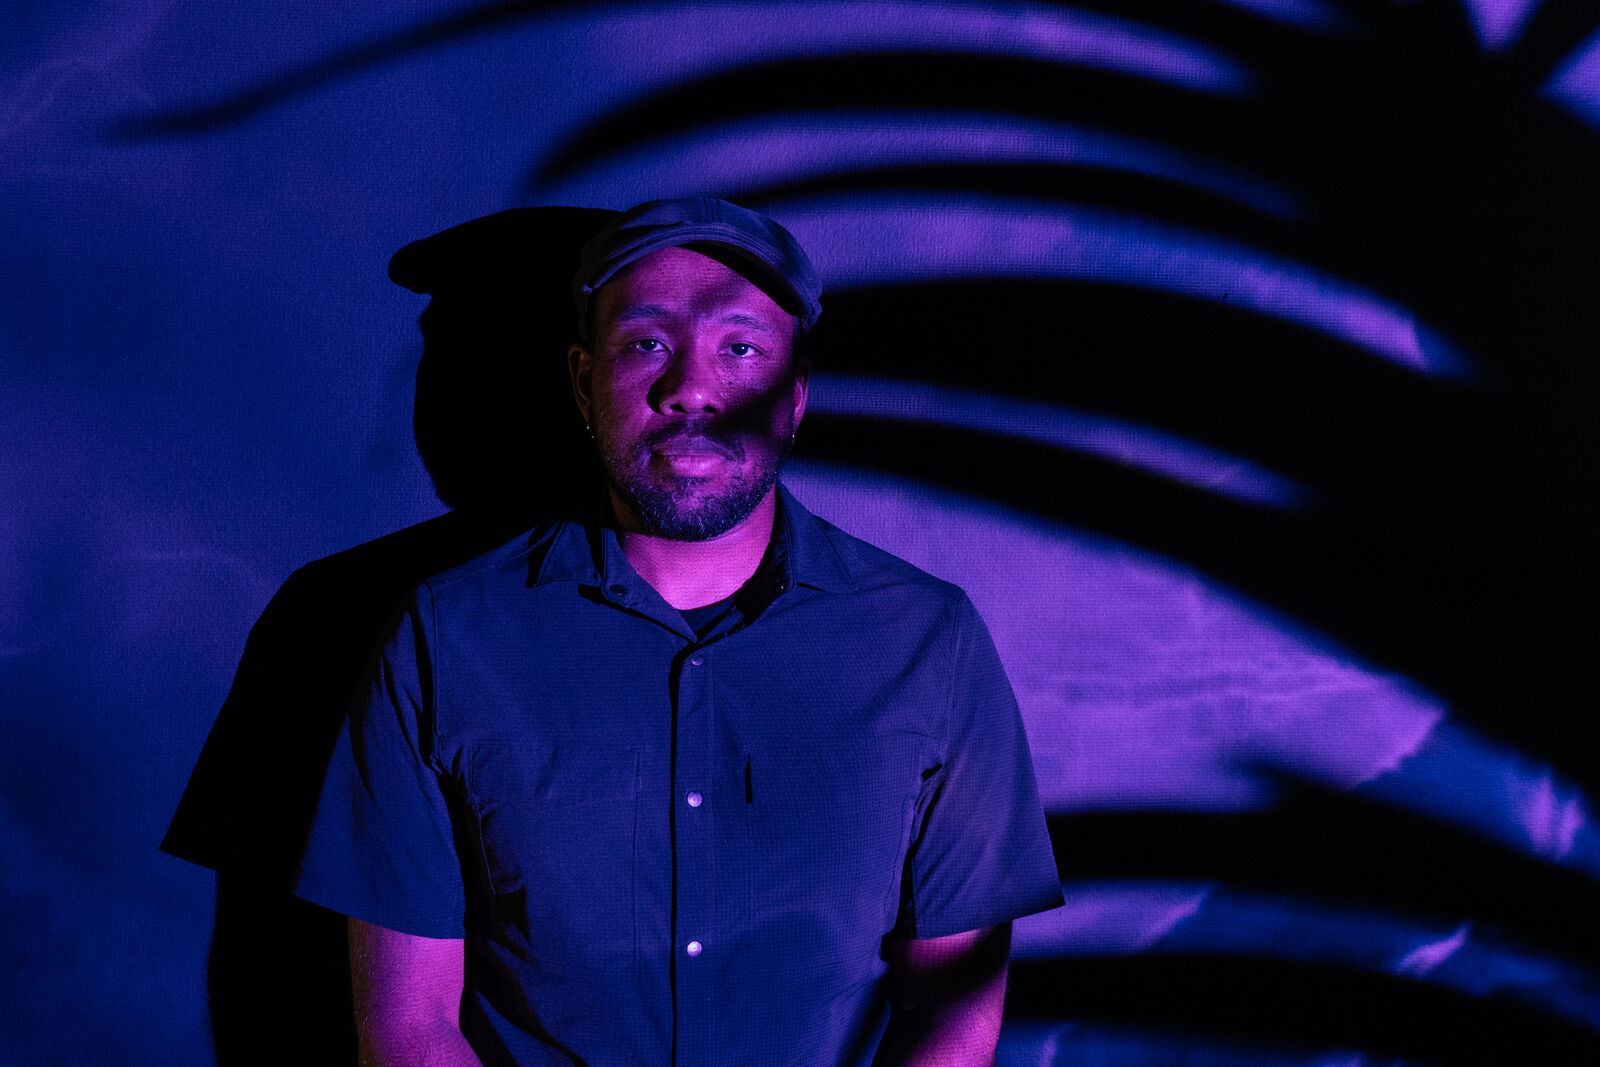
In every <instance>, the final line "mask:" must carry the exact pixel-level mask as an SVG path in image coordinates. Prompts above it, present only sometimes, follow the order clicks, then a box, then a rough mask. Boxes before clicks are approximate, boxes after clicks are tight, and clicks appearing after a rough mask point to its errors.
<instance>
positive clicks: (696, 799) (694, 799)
mask: <svg viewBox="0 0 1600 1067" xmlns="http://www.w3.org/2000/svg"><path fill="white" fill-rule="evenodd" d="M683 799H684V800H686V801H688V802H689V806H690V807H691V808H698V807H699V806H700V802H701V801H702V800H704V799H705V798H704V797H702V796H701V795H700V794H699V793H690V794H689V795H688V796H686V797H684V798H683Z"/></svg>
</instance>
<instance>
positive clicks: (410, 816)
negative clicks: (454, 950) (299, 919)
mask: <svg viewBox="0 0 1600 1067" xmlns="http://www.w3.org/2000/svg"><path fill="white" fill-rule="evenodd" d="M429 603H430V601H429V600H428V599H427V597H426V590H424V591H423V592H422V593H419V595H418V596H417V597H416V598H414V599H413V600H412V601H411V602H410V604H409V605H408V606H407V608H406V609H405V610H404V611H403V612H402V613H401V614H400V616H399V618H398V619H397V621H396V623H395V626H394V627H393V635H392V636H391V637H390V638H389V639H388V640H387V641H386V642H385V643H384V644H383V645H382V646H381V648H380V649H379V650H378V653H377V655H376V656H375V657H374V661H373V666H372V669H371V670H370V671H369V674H368V680H367V683H366V684H365V685H364V686H363V687H362V689H361V690H360V691H359V692H358V694H357V697H356V699H355V700H354V701H353V702H352V704H351V707H350V712H349V714H348V716H347V717H346V720H345V725H344V729H343V731H342V732H341V733H340V735H339V740H338V743H337V745H336V746H335V748H334V753H333V760H332V763H331V764H330V765H329V768H328V775H327V779H326V781H325V782H324V784H323V789H322V796H321V798H320V800H319V801H318V804H317V812H316V816H315V818H314V819H313V820H312V825H311V834H310V840H309V842H308V843H307V846H306V851H305V856H304V858H303V860H302V863H301V870H300V879H299V883H298V885H297V886H296V889H295V892H296V893H297V894H298V895H299V896H301V897H303V898H305V899H306V900H309V901H311V902H313V903H315V904H321V905H322V906H324V907H327V908H332V909H333V910H335V911H339V912H343V913H344V914H346V915H350V916H353V917H355V918H358V919H361V920H363V921H365V922H370V923H373V924H375V925H378V926H383V927H386V928H388V929H391V930H398V931H401V932H402V933H409V934H415V935H417V936H420V937H439V938H458V937H462V936H464V922H463V915H464V891H463V888H462V881H461V866H460V861H459V860H458V858H457V856H456V851H455V845H454V837H453V834H452V831H451V821H450V804H449V801H448V799H447V797H446V796H445V792H444V788H445V787H444V784H443V782H444V775H443V774H442V771H441V768H440V767H439V766H438V765H437V764H438V760H437V753H436V738H435V731H434V726H433V713H432V712H433V709H432V689H433V686H432V670H431V664H430V661H429V655H428V642H427V640H426V635H425V627H424V626H423V624H422V620H423V618H424V617H425V616H426V613H427V606H428V604H429Z"/></svg>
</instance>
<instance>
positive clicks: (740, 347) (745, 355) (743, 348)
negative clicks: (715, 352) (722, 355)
mask: <svg viewBox="0 0 1600 1067" xmlns="http://www.w3.org/2000/svg"><path fill="white" fill-rule="evenodd" d="M728 352H729V353H730V354H732V355H734V356H737V357H739V358H740V359H749V358H750V357H751V356H759V355H760V354H761V349H759V348H757V347H756V346H755V345H751V344H746V343H745V342H743V341H735V342H733V344H731V345H729V346H728Z"/></svg>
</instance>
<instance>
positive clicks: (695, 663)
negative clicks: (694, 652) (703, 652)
mask: <svg viewBox="0 0 1600 1067" xmlns="http://www.w3.org/2000/svg"><path fill="white" fill-rule="evenodd" d="M705 661H706V658H705V657H704V656H695V657H693V658H692V659H690V660H689V663H690V665H691V666H695V667H698V666H700V664H702V663H704V662H705Z"/></svg>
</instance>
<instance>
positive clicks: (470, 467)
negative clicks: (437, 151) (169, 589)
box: [161, 208, 611, 1067]
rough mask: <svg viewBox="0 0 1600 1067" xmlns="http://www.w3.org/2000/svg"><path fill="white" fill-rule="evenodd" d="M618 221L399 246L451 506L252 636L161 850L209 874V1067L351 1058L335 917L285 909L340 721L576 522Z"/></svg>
mask: <svg viewBox="0 0 1600 1067" xmlns="http://www.w3.org/2000/svg"><path fill="white" fill-rule="evenodd" d="M610 215H611V212H605V211H593V210H589V209H580V208H524V209H518V210H514V211H508V212H502V213H500V214H498V215H492V216H489V217H487V218H484V219H479V220H476V221H474V222H471V223H467V224H465V225H463V226H458V227H456V228H454V229H451V230H447V231H445V232H444V233H441V234H437V235H435V236H433V237H431V238H428V239H426V240H423V241H418V242H416V243H414V244H411V245H408V246H406V247H405V248H404V249H402V250H401V251H400V252H399V253H397V254H396V255H395V257H394V259H393V261H392V262H391V264H390V275H391V277H392V278H393V279H394V280H395V281H396V282H398V283H400V284H401V285H404V286H406V287H407V288H410V289H413V290H415V291H417V292H419V293H429V294H432V299H431V301H430V302H429V305H428V308H427V310H426V311H424V313H423V315H422V319H421V325H422V331H423V355H422V360H421V363H420V364H419V366H418V369H417V395H416V405H415V431H416V439H417V447H418V450H419V451H420V452H421V454H422V457H423V461H424V463H425V464H426V466H427V468H428V471H429V474H430V475H431V476H432V477H433V479H434V484H435V487H436V489H437V491H438V493H439V497H440V499H441V500H443V501H444V502H445V503H446V504H447V505H449V506H450V507H451V509H452V510H451V511H450V512H448V513H447V514H445V515H442V516H440V517H438V518H436V519H431V520H429V521H427V522H424V523H420V524H418V525H416V526H412V527H408V528H407V529H404V530H400V531H398V532H396V533H393V534H390V535H388V536H386V537H382V538H379V539H378V540H376V541H371V542H368V543H366V544H364V545H360V546H357V547H355V548H352V549H349V550H347V551H345V552H341V553H339V554H337V555H334V556H330V557H328V558H326V559H322V560H318V561H316V562H314V563H311V564H308V565H306V566H305V567H302V568H301V569H300V570H298V571H296V572H295V573H294V574H293V575H292V576H291V577H290V578H289V580H288V581H287V582H285V583H284V585H283V587H282V588H281V589H280V590H279V591H278V593H277V594H276V595H275V596H274V597H273V598H272V601H271V602H270V603H269V604H268V605H267V608H266V610H265V611H264V612H263V613H262V615H261V618H260V620H259V621H258V622H257V623H256V625H255V626H254V628H253V629H252V630H251V632H250V638H249V641H248V642H247V644H246V646H245V651H244V655H243V657H242V658H241V660H240V663H239V669H238V672H237V674H236V675H235V677H234V682H233V686H232V688H231V690H230V691H229V693H228V697H227V700H226V701H225V702H224V704H223V707H222V710H221V712H220V713H219V715H218V716H217V721H216V724H215V726H214V727H213V728H212V731H211V734H210V736H209V737H208V739H207V741H206V745H205V748H204V750H203V751H202V753H201V755H200V759H199V761H198V762H197V764H196V766H195V769H194V773H193V775H192V776H191V778H190V781H189V785H188V788H187V789H186V791H185V793H184V796H183V799H182V801H181V802H180V804H179V808H178V811H177V813H176V815H175V816H174V818H173V820H172V825H171V826H170V828H169V829H168V831H167V835H166V838H165V839H164V840H163V842H162V845H161V847H162V849H163V850H164V851H166V852H169V853H171V854H172V855H175V856H178V857H180V858H183V859H187V860H191V861H193V862H195V863H198V864H201V865H203V866H206V867H210V868H212V869H213V870H215V871H217V872H218V877H217V909H216V925H215V928H214V931H213V938H212V945H211V953H210V957H209V960H208V963H207V987H208V991H209V997H210V1012H211V1026H212V1037H213V1042H214V1045H215V1048H216V1053H217V1060H218V1062H219V1063H220V1064H222V1065H224V1067H227V1065H230V1064H255V1063H340V1064H348V1063H353V1062H354V1061H355V1051H354V1050H355V1046H354V1041H355V1034H354V1030H353V1026H352V1022H351V1015H350V972H349V965H348V961H347V957H346V950H345V932H344V928H345V920H344V917H343V916H342V915H336V914H334V913H333V912H330V911H326V910H324V909H322V908H318V907H316V906H315V905H311V904H307V903H305V902H304V901H301V900H299V899H297V898H295V897H294V895H293V887H294V885H295V882H296V879H297V876H298V872H299V863H300V856H301V853H302V851H303V849H304V846H305V842H306V837H307V834H308V832H309V828H310V824H311V819H312V816H313V814H314V813H315V810H316V803H317V797H318V794H319V792H320V791H321V787H322V780H323V776H324V774H325V773H326V770H327V764H328V760H329V758H330V756H331V754H332V751H333V746H334V743H335V742H336V740H337V739H338V735H339V730H340V727H341V725H342V723H343V721H344V714H345V706H346V704H347V702H348V701H349V699H350V697H351V696H352V695H353V694H354V693H355V692H356V690H357V688H358V686H359V684H360V682H361V679H362V676H363V673H364V671H365V670H366V667H367V664H368V661H369V657H370V655H371V652H372V649H373V647H374V645H375V644H376V642H377V641H378V640H379V639H380V638H381V636H382V634H383V631H384V629H385V628H386V626H387V625H388V624H389V622H390V619H391V617H392V615H393V613H394V611H395V609H396V608H397V607H398V606H399V604H400V602H401V601H402V600H403V599H404V597H405V596H406V595H407V593H408V592H409V591H410V590H411V589H412V588H413V587H414V586H415V585H417V584H418V583H419V582H421V581H422V580H423V579H425V578H427V577H428V576H429V575H431V574H435V573H437V572H439V571H442V570H445V569H447V568H449V567H451V566H454V565H455V564H457V563H461V562H463V561H465V560H467V559H470V558H471V557H473V556H475V555H478V554H479V553H481V552H483V551H486V550H487V549H489V548H492V547H493V546H495V545H496V544H500V543H502V542H504V541H506V540H507V539H509V538H511V537H513V536H515V535H516V534H517V533H518V532H519V531H520V530H523V529H525V528H526V527H528V526H530V525H532V524H533V523H534V522H536V521H539V520H542V519H549V518H555V517H559V516H561V515H564V514H566V513H568V511H569V510H570V509H571V507H572V506H573V505H574V504H575V503H576V501H577V500H578V499H579V498H581V497H584V496H585V495H587V494H589V493H592V492H593V490H594V486H595V485H596V483H595V482H594V480H593V479H594V473H593V470H594V469H593V465H592V463H593V461H592V459H591V450H590V448H589V442H588V439H587V437H586V436H585V435H584V432H583V421H582V419H581V417H580V416H579V415H578V413H577V411H576V409H575V406H574V404H573V401H572V393H571V388H570V386H569V385H568V381H567V372H566V349H567V345H568V344H569V343H570V341H571V340H572V338H573V336H574V334H575V329H574V322H573V319H574V312H573V308H572V300H571V296H570V294H569V289H568V285H569V282H570V279H571V276H572V273H573V271H574V270H575V269H576V265H577V253H578V249H579V248H580V247H581V246H582V244H583V242H584V241H585V240H587V239H588V237H589V235H590V234H592V233H593V232H594V231H595V230H597V229H598V228H599V227H600V226H601V225H602V224H603V223H604V221H605V220H606V219H607V218H608V217H609V216H610Z"/></svg>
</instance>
